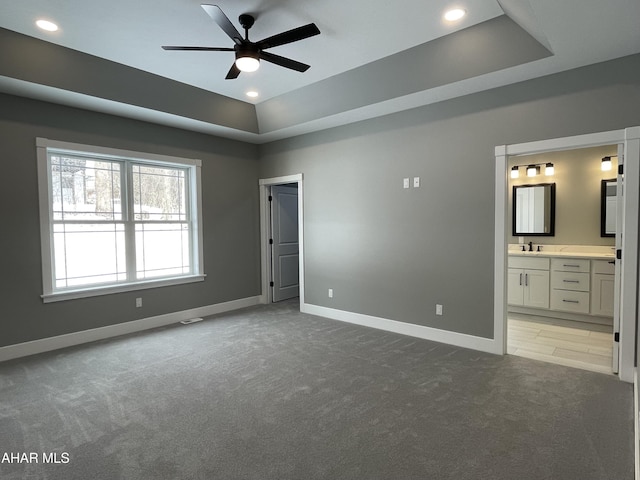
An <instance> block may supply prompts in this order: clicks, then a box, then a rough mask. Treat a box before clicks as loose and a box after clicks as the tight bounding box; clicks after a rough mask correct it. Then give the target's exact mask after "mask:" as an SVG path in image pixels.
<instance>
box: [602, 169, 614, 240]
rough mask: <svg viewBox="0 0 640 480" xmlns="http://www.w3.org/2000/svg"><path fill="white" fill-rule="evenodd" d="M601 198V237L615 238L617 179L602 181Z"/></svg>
mask: <svg viewBox="0 0 640 480" xmlns="http://www.w3.org/2000/svg"><path fill="white" fill-rule="evenodd" d="M600 197H601V198H600V236H601V237H615V236H616V210H617V206H618V205H617V202H618V182H617V180H616V179H615V178H612V179H609V180H602V189H601V194H600Z"/></svg>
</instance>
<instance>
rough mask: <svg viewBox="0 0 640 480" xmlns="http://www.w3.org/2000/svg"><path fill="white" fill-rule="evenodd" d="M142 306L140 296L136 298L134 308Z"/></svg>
mask: <svg viewBox="0 0 640 480" xmlns="http://www.w3.org/2000/svg"><path fill="white" fill-rule="evenodd" d="M141 306H142V298H141V297H138V298H136V308H140V307H141Z"/></svg>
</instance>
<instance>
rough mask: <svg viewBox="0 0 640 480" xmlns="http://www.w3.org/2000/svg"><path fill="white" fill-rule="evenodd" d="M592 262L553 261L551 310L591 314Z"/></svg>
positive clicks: (570, 259)
mask: <svg viewBox="0 0 640 480" xmlns="http://www.w3.org/2000/svg"><path fill="white" fill-rule="evenodd" d="M590 264H591V261H590V260H585V259H573V258H569V259H564V258H552V259H551V302H550V306H551V310H560V311H564V312H574V313H587V314H588V313H589V290H590V285H589V271H590Z"/></svg>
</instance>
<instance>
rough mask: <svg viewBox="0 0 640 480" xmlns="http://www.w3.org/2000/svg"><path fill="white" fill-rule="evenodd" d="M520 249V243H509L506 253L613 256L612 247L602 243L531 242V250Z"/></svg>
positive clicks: (525, 255) (521, 254)
mask: <svg viewBox="0 0 640 480" xmlns="http://www.w3.org/2000/svg"><path fill="white" fill-rule="evenodd" d="M524 247H525V248H526V249H527V251H524V252H523V251H522V245H518V244H510V245H509V250H508V254H509V255H512V256H519V257H562V258H590V259H594V260H611V259H613V258H615V253H614V248H613V247H608V246H602V245H593V246H590V245H540V250H541V251H539V252H538V251H537V248H538V245H536V244H535V243H534V244H533V249H534V251H533V252H529V251H528V249H529V245H528V244H525V245H524Z"/></svg>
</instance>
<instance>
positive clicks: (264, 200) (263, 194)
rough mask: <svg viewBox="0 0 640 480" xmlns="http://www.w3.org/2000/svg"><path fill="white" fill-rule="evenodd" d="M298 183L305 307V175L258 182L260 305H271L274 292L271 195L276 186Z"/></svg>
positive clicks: (301, 278) (299, 235)
mask: <svg viewBox="0 0 640 480" xmlns="http://www.w3.org/2000/svg"><path fill="white" fill-rule="evenodd" d="M290 183H296V184H297V185H298V274H299V277H300V278H299V282H298V285H299V291H300V307H302V305H304V190H303V175H302V173H297V174H294V175H285V176H282V177H272V178H261V179H260V180H258V186H259V191H260V258H261V262H260V263H261V266H260V270H261V279H262V280H261V293H260V297H259V300H260V303H271V302H272V301H273V292H272V291H271V287H270V286H269V282H270V281H271V280H270V279H271V277H272V265H271V258H270V253H269V237H270V234H269V229H270V211H269V210H270V206H269V194H270V193H271V187H272V186H274V185H286V184H290Z"/></svg>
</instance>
